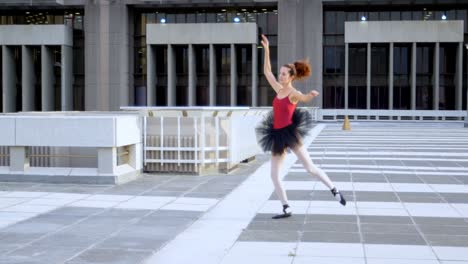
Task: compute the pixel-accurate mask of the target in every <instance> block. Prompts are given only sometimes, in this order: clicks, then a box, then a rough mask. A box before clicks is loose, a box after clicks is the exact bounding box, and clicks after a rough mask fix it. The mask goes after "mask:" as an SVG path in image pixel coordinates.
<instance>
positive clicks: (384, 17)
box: [380, 12, 390, 21]
mask: <svg viewBox="0 0 468 264" xmlns="http://www.w3.org/2000/svg"><path fill="white" fill-rule="evenodd" d="M380 20H381V21H388V20H390V12H380Z"/></svg>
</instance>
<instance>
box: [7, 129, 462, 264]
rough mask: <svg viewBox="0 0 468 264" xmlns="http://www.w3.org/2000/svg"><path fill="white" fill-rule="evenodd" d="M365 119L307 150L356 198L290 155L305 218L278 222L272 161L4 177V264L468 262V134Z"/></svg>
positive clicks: (289, 178)
mask: <svg viewBox="0 0 468 264" xmlns="http://www.w3.org/2000/svg"><path fill="white" fill-rule="evenodd" d="M352 126H353V130H352V131H342V130H341V129H340V126H339V125H337V124H327V125H323V124H321V125H318V126H317V127H316V128H315V129H314V135H313V137H312V138H311V140H312V139H313V142H312V144H310V145H309V149H308V150H309V152H310V155H311V157H312V159H313V160H314V162H315V163H316V164H318V165H319V166H320V167H321V168H322V169H324V170H325V171H326V172H327V173H328V174H329V176H330V178H331V179H332V180H333V181H334V182H335V184H336V185H337V186H338V188H339V189H340V190H342V192H343V193H344V194H345V195H346V196H347V198H348V205H347V206H346V207H342V206H341V205H339V204H338V203H337V202H336V201H335V200H334V199H333V197H332V196H331V194H330V192H329V191H328V190H327V189H326V188H325V186H324V185H323V184H322V183H321V182H318V181H317V179H314V178H312V177H311V176H309V175H307V174H306V173H305V171H304V170H303V169H302V167H301V166H300V164H297V163H296V159H295V157H294V156H293V155H288V157H287V160H286V162H285V169H284V171H283V174H284V175H285V176H284V184H285V187H286V189H287V194H288V197H289V199H290V204H291V205H292V207H293V211H294V216H293V217H291V218H288V219H282V220H276V221H273V220H271V216H272V215H273V214H276V213H278V212H279V209H280V203H279V201H278V200H277V198H276V196H275V195H274V194H273V189H272V184H271V183H270V179H269V163H268V162H265V161H267V159H268V157H267V156H259V157H258V160H257V161H255V162H254V163H252V164H249V165H243V166H242V167H241V168H240V169H239V170H237V171H235V172H234V173H233V174H232V175H221V176H203V177H191V176H157V177H154V176H153V177H152V176H146V177H144V178H142V179H140V180H138V181H135V182H131V183H128V184H126V185H122V186H96V185H86V186H84V185H53V184H49V185H46V184H14V183H5V184H0V191H1V192H0V227H3V228H2V229H0V263H171V264H172V263H223V264H226V263H269V264H275V263H288V264H301V263H317V264H324V263H341V264H348V263H367V264H384V263H385V264H387V263H388V264H390V263H391V264H413V263H415V264H418V263H424V264H426V263H427V264H433V263H434V264H435V263H438V264H441V263H443V264H448V263H450V264H461V263H465V264H468V187H467V185H466V184H468V151H467V150H468V132H467V131H468V130H467V129H465V128H463V125H462V124H460V123H404V122H401V123H376V122H362V123H353V124H352Z"/></svg>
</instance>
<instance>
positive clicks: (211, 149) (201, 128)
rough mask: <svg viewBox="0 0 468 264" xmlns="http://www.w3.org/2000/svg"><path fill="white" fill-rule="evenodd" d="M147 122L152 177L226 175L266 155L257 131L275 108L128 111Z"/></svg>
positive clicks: (145, 156)
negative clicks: (155, 173) (263, 152)
mask: <svg viewBox="0 0 468 264" xmlns="http://www.w3.org/2000/svg"><path fill="white" fill-rule="evenodd" d="M121 109H122V110H125V111H138V112H139V113H140V115H141V116H143V146H144V150H143V161H144V168H145V171H147V172H178V173H196V174H200V173H205V172H209V171H217V172H220V171H221V172H226V171H230V170H231V169H232V168H235V167H236V166H237V165H238V164H239V163H240V162H242V161H244V160H248V159H251V158H253V157H255V155H257V154H259V153H261V150H260V148H259V147H258V145H257V141H256V137H255V126H256V125H257V124H258V122H260V121H261V120H262V118H263V116H264V115H265V114H266V113H267V112H268V111H269V110H270V108H265V109H259V108H247V107H122V108H121Z"/></svg>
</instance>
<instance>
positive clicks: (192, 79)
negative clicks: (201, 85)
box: [187, 44, 197, 106]
mask: <svg viewBox="0 0 468 264" xmlns="http://www.w3.org/2000/svg"><path fill="white" fill-rule="evenodd" d="M196 67H197V63H196V58H195V48H194V47H193V44H189V46H188V75H189V76H188V98H187V99H188V100H187V102H188V105H189V106H194V105H195V99H196V98H195V96H196V92H195V90H196V88H197V68H196Z"/></svg>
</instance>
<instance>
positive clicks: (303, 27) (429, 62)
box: [0, 0, 468, 112]
mask: <svg viewBox="0 0 468 264" xmlns="http://www.w3.org/2000/svg"><path fill="white" fill-rule="evenodd" d="M260 34H265V35H267V36H268V38H269V40H270V45H271V56H272V58H271V59H272V67H273V71H274V72H278V70H279V67H281V65H283V64H285V63H289V62H292V61H293V60H297V59H304V58H306V59H308V60H309V62H310V63H311V65H312V76H311V78H309V79H308V80H306V81H305V82H300V83H297V88H298V89H300V90H302V91H303V92H307V91H309V90H310V89H316V90H318V91H319V92H320V93H321V96H320V97H319V98H318V99H317V100H314V101H313V103H312V105H313V106H318V107H322V108H330V109H335V108H336V109H405V110H462V109H466V107H467V75H468V59H467V57H468V56H467V54H468V3H467V2H466V1H465V0H446V1H437V0H413V1H399V0H367V1H355V0H344V1H335V0H333V1H332V0H277V1H271V0H238V1H236V0H100V1H99V0H17V1H16V0H15V1H9V0H7V1H2V2H1V3H0V45H1V46H2V49H1V50H0V56H1V61H2V70H1V73H0V79H1V83H2V95H1V100H0V101H1V102H0V104H1V107H0V109H2V112H16V111H53V110H59V111H60V110H86V111H93V110H118V109H119V107H121V106H145V105H148V106H269V105H271V101H272V99H273V97H274V95H275V94H274V91H273V90H272V89H271V88H269V86H268V83H267V82H266V80H265V78H264V77H263V75H262V72H263V59H264V57H263V49H262V48H261V46H260V45H259V42H258V38H259V35H260Z"/></svg>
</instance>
